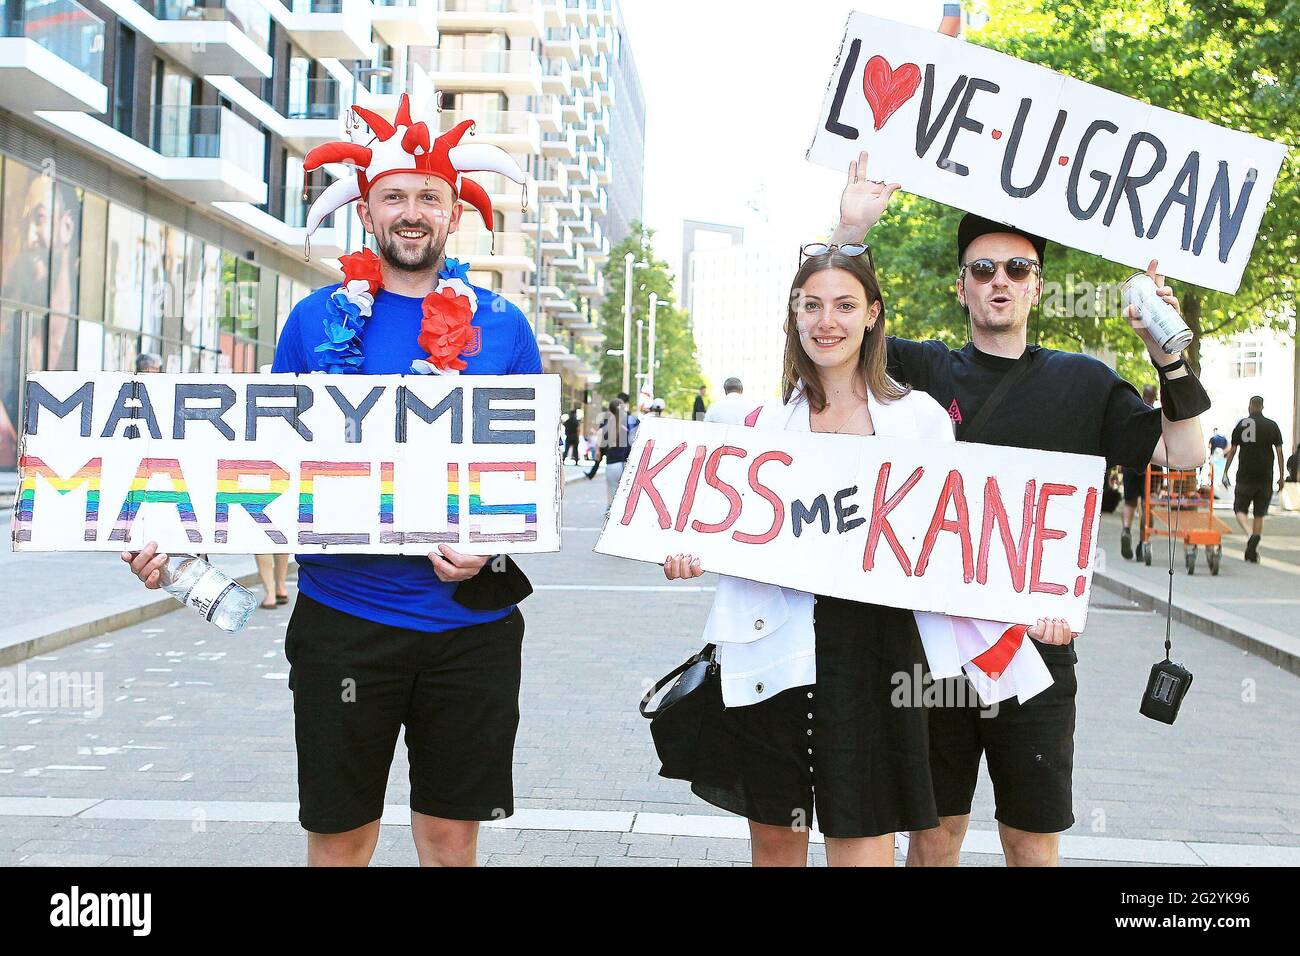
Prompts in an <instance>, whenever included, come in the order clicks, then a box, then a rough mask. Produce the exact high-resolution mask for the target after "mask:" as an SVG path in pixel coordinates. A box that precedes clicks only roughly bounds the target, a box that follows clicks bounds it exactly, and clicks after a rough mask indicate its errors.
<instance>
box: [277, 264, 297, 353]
mask: <svg viewBox="0 0 1300 956" xmlns="http://www.w3.org/2000/svg"><path fill="white" fill-rule="evenodd" d="M275 284H276V288H275V340H276V341H277V342H279V341H280V333H281V332H283V331H284V323H285V322H287V321H288V319H289V311H290V310H291V309H292V308H293V304H294V297H293V280H292V279H290V278H289V277H288V276H276V280H275Z"/></svg>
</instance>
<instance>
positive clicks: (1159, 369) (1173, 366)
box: [1156, 358, 1190, 379]
mask: <svg viewBox="0 0 1300 956" xmlns="http://www.w3.org/2000/svg"><path fill="white" fill-rule="evenodd" d="M1180 368H1187V359H1185V358H1179V359H1178V361H1177V362H1170V363H1169V364H1168V365H1157V366H1156V374H1157V375H1159V376H1160V377H1161V378H1162V379H1163V378H1164V377H1165V376H1166V375H1168V374H1169V373H1170V372H1177V371H1178V370H1179V369H1180ZM1188 371H1189V374H1190V369H1189V370H1188Z"/></svg>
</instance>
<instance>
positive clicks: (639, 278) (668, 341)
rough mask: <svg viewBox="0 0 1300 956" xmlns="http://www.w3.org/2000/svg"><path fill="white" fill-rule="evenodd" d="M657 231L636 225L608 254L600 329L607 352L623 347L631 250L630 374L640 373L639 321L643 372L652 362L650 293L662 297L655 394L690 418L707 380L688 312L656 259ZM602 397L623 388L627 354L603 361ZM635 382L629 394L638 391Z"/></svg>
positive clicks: (665, 268)
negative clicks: (626, 262)
mask: <svg viewBox="0 0 1300 956" xmlns="http://www.w3.org/2000/svg"><path fill="white" fill-rule="evenodd" d="M653 239H654V230H653V229H647V228H646V227H645V226H643V225H642V224H641V223H640V222H633V223H632V228H631V232H630V233H629V234H628V235H627V237H626V238H624V239H623V241H622V242H620V243H619V244H618V245H616V246H614V247H613V248H612V249H611V250H610V252H609V260H608V262H606V264H605V288H606V290H607V291H606V297H605V301H604V302H602V303H601V305H600V330H601V332H602V333H604V335H605V343H604V346H603V348H604V349H606V350H607V351H608V350H612V349H621V348H622V347H623V301H624V290H625V282H626V278H627V271H626V267H625V265H624V258H625V256H626V255H627V254H628V253H629V252H630V253H632V254H633V255H635V256H636V261H637V262H638V263H640V262H645V263H647V264H646V265H644V266H642V265H638V266H637V267H636V268H635V270H634V271H633V275H632V282H633V284H634V285H635V288H634V289H633V292H632V337H631V342H630V345H631V352H630V353H629V355H630V359H631V363H632V375H633V376H635V375H636V321H637V319H641V320H643V321H644V322H645V328H646V332H645V333H644V339H643V343H644V344H643V345H642V368H643V370H644V369H645V367H646V365H647V364H648V362H649V355H648V349H649V341H650V335H649V323H650V301H649V300H650V293H651V292H654V293H657V294H658V296H659V310H658V312H656V313H655V353H656V356H655V357H656V359H657V363H658V364H657V367H656V369H655V394H656V396H657V397H659V398H662V399H663V400H664V402H665V404H666V406H667V410H668V411H669V412H670V413H673V414H681V415H685V416H689V415H690V412H691V407H692V402H693V400H694V397H695V392H696V390H697V389H698V388H699V386H700V383H701V382H702V381H703V379H702V377H701V375H700V365H699V362H698V361H697V360H696V357H695V336H694V335H692V334H691V330H690V326H689V324H688V322H687V317H686V313H685V312H683V311H682V310H681V309H678V308H677V307H676V304H675V303H674V301H673V276H672V273H671V272H670V271H669V269H668V263H666V262H664V261H663V260H661V259H656V258H655V257H654V247H653V244H652V243H653ZM599 368H600V393H601V395H602V396H603V397H604V398H605V399H607V400H608V399H611V398H613V397H614V396H616V395H617V394H618V393H619V391H621V390H622V386H623V356H621V355H609V354H604V355H602V356H601V357H600V364H599ZM635 389H636V382H635V379H634V380H633V382H632V384H631V387H630V388H629V391H630V392H631V391H635Z"/></svg>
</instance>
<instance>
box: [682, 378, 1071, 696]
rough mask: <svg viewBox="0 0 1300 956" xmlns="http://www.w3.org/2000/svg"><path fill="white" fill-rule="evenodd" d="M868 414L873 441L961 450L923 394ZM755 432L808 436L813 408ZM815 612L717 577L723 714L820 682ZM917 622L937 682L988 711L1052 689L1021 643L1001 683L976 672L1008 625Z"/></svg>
mask: <svg viewBox="0 0 1300 956" xmlns="http://www.w3.org/2000/svg"><path fill="white" fill-rule="evenodd" d="M867 408H868V410H869V411H870V414H871V420H872V423H873V424H874V426H875V432H876V434H877V435H881V436H887V437H896V438H918V439H923V440H931V441H946V442H953V441H955V440H956V439H955V438H954V436H953V427H952V419H951V418H949V417H948V413H947V412H946V411H944V409H943V407H942V406H941V405H940V404H939V403H938V402H936V401H935V400H934V399H932V398H931V397H930V396H929V395H927V394H926V393H925V392H918V391H915V390H913V391H911V392H909V393H908V394H907V395H906V396H904V397H903V398H901V399H898V400H897V401H894V402H890V403H888V404H882V403H881V402H879V401H877V400H876V398H875V397H874V396H872V395H870V394H868V396H867ZM755 427H756V428H772V429H786V430H788V431H805V432H806V431H811V430H812V426H811V423H810V420H809V413H808V403H807V402H806V401H804V399H803V396H802V395H801V394H796V395H794V396H792V397H791V400H790V404H788V405H786V404H785V403H783V402H782V401H781V400H779V399H772V400H770V401H767V402H765V403H764V404H763V406H762V411H761V412H759V415H758V420H757V421H756V422H755ZM813 603H814V598H813V595H811V594H809V593H807V592H806V591H796V590H794V589H792V588H783V587H778V586H776V585H773V584H763V583H760V582H758V581H750V580H747V579H745V578H734V577H729V576H726V575H719V577H718V589H717V592H716V594H715V595H714V599H713V608H712V609H711V610H710V612H709V618H708V621H707V623H706V624H705V626H704V638H705V640H706V641H707V642H708V643H711V644H716V645H717V648H718V663H719V667H720V671H721V679H722V700H723V703H724V704H725V705H726V706H728V707H740V706H744V705H746V704H755V703H758V702H759V701H763V700H768V699H769V698H771V697H774V696H776V695H777V694H779V693H781V691H783V690H788V689H789V688H791V687H800V686H802V685H804V684H812V683H815V682H816V680H817V661H816V637H815V634H814V631H813ZM914 613H915V616H916V622H917V628H918V630H919V631H920V634H921V641H922V644H923V645H924V647H925V653H926V660H927V663H928V665H929V668H930V672H931V674H932V675H933V676H934V677H936V678H945V677H955V676H957V675H958V674H961V673H962V672H963V671H965V672H966V674H967V675H968V676H969V677H970V679H971V682H972V684H973V685H974V686H975V689H976V690H977V691H978V692H979V694H980V697H981V698H982V699H983V700H984V701H985V702H986V703H993V702H995V701H1000V700H1005V699H1007V698H1008V697H1011V696H1016V697H1019V699H1020V700H1022V701H1024V700H1028V699H1029V697H1032V696H1033V695H1034V694H1036V693H1038V692H1039V691H1041V690H1043V689H1044V688H1046V687H1048V686H1050V685H1051V682H1052V679H1051V675H1050V673H1049V672H1048V670H1047V667H1046V665H1045V664H1043V661H1042V658H1041V657H1039V655H1038V652H1037V650H1036V649H1034V648H1033V646H1032V645H1033V641H1031V640H1024V641H1023V643H1022V644H1021V646H1020V649H1019V650H1018V651H1017V652H1016V654H1015V656H1014V657H1013V658H1012V662H1011V664H1010V666H1008V667H1007V669H1006V670H1005V672H1003V673H1002V674H1001V675H1000V676H999V677H998V678H997V679H994V678H990V677H989V675H987V674H985V673H984V672H983V671H981V670H980V669H979V668H978V667H976V666H974V665H973V664H972V663H971V661H972V659H973V658H975V657H976V656H978V655H979V654H981V653H982V652H983V651H985V650H987V649H988V648H990V647H992V646H993V645H994V644H995V643H997V642H998V640H999V639H1001V638H1002V636H1003V634H1004V633H1006V632H1007V630H1008V628H1009V627H1010V625H1008V624H1005V623H1001V622H996V621H976V620H972V619H969V618H951V617H948V616H946V615H942V614H931V613H928V612H921V611H917V612H914Z"/></svg>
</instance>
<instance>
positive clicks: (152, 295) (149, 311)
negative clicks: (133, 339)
mask: <svg viewBox="0 0 1300 956" xmlns="http://www.w3.org/2000/svg"><path fill="white" fill-rule="evenodd" d="M166 242H167V227H166V226H165V225H164V224H163V223H161V222H159V221H158V220H157V219H148V220H146V221H145V225H144V287H143V290H142V291H143V304H144V309H143V321H142V324H141V330H142V331H143V332H144V333H145V334H146V335H149V336H152V337H155V338H156V337H158V336H160V335H162V327H163V314H164V312H165V311H166V298H167V279H166V273H165V272H164V271H163V259H164V256H165V254H166ZM144 351H146V352H154V351H156V349H153V348H145V349H144Z"/></svg>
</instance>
